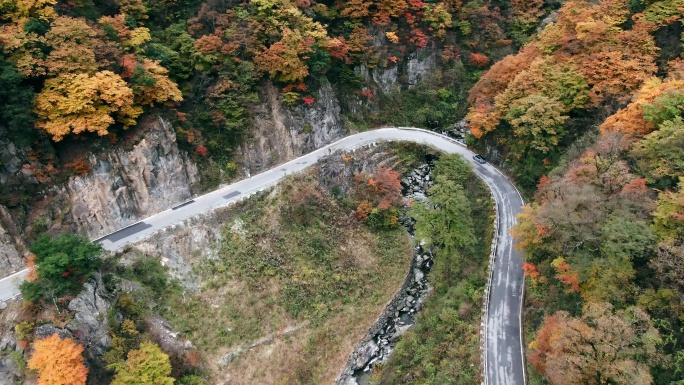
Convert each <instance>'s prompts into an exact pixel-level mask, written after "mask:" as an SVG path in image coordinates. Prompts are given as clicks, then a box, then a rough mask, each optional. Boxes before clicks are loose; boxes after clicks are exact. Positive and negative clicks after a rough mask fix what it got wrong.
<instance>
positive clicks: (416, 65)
mask: <svg viewBox="0 0 684 385" xmlns="http://www.w3.org/2000/svg"><path fill="white" fill-rule="evenodd" d="M435 69H437V53H436V52H435V51H432V50H419V51H417V52H414V53H412V54H410V55H408V57H406V59H405V60H403V61H401V62H399V63H397V64H396V65H391V66H389V67H387V68H381V67H375V68H368V67H366V66H364V65H360V66H358V67H356V68H355V72H356V73H357V74H358V75H359V76H361V77H362V78H363V79H364V82H365V83H366V84H370V85H372V84H375V86H376V87H377V88H378V89H379V90H380V91H381V92H382V93H383V94H385V95H390V94H392V93H394V92H397V91H399V90H400V89H401V88H402V87H406V88H411V87H413V86H415V85H416V84H418V83H420V82H421V81H423V80H424V79H425V78H426V77H428V76H430V74H431V73H432V72H434V71H435Z"/></svg>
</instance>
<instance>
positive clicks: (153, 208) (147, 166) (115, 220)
mask: <svg viewBox="0 0 684 385" xmlns="http://www.w3.org/2000/svg"><path fill="white" fill-rule="evenodd" d="M88 161H89V162H90V164H91V165H92V171H91V172H90V173H89V174H88V175H86V176H84V177H73V178H71V179H69V182H68V183H67V185H66V186H65V188H64V193H65V194H66V196H67V197H68V202H69V207H70V208H69V215H70V217H71V218H72V220H73V222H74V224H75V226H76V228H77V229H78V230H79V232H80V233H82V234H87V235H88V236H90V237H98V236H101V235H104V234H106V233H109V232H111V231H114V230H117V229H119V228H121V227H124V226H126V225H129V224H131V223H134V222H136V221H138V220H140V219H142V218H145V217H146V216H148V215H151V214H154V213H157V212H159V211H163V210H165V209H167V208H169V207H172V206H174V205H175V204H178V203H181V202H183V201H185V200H188V199H189V198H190V197H191V196H192V194H193V190H192V187H193V185H194V184H195V183H196V182H197V178H198V176H197V167H196V166H195V164H194V163H193V162H192V161H191V160H190V159H188V157H187V156H186V154H185V153H183V152H182V151H180V150H179V149H178V146H177V144H176V134H175V133H174V131H173V128H172V127H171V125H170V124H169V123H168V122H167V121H165V120H164V119H162V118H159V119H158V122H157V124H156V125H154V126H153V127H152V129H150V130H149V131H147V132H146V133H145V137H144V138H143V139H142V140H141V141H140V142H139V143H138V144H136V145H135V146H133V149H132V150H130V151H125V150H123V149H117V150H114V151H111V152H107V153H105V154H103V155H102V156H99V157H96V156H94V155H91V156H90V157H89V159H88Z"/></svg>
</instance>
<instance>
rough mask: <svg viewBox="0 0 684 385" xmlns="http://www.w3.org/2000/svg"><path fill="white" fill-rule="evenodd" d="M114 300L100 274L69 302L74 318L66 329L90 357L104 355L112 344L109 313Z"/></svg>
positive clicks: (94, 276)
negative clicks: (109, 331)
mask: <svg viewBox="0 0 684 385" xmlns="http://www.w3.org/2000/svg"><path fill="white" fill-rule="evenodd" d="M112 299H113V298H112V294H111V293H108V292H107V291H106V290H105V288H104V283H103V282H102V277H101V276H100V274H94V275H93V277H92V278H90V280H88V282H86V283H85V285H83V290H82V291H81V292H80V293H79V294H78V296H77V297H76V298H74V299H73V300H71V302H69V305H68V308H69V310H70V311H72V312H73V313H74V316H73V317H74V318H73V319H72V320H71V322H69V324H68V325H67V327H66V329H67V330H68V331H69V332H71V334H72V335H74V336H75V338H77V339H78V340H79V342H81V343H82V344H83V346H84V347H85V348H86V354H87V356H88V357H95V356H99V355H101V354H103V353H104V352H105V350H106V349H107V346H109V343H110V342H111V339H110V338H109V334H108V330H109V321H108V319H107V311H108V310H109V309H110V308H111V307H112Z"/></svg>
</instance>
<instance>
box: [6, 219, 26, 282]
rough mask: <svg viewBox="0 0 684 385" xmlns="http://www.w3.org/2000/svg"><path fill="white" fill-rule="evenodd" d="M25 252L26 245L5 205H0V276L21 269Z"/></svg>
mask: <svg viewBox="0 0 684 385" xmlns="http://www.w3.org/2000/svg"><path fill="white" fill-rule="evenodd" d="M25 252H26V245H24V241H23V240H22V239H21V236H20V235H19V229H17V227H16V225H15V223H14V221H13V220H12V217H11V216H10V214H9V212H8V211H7V209H6V208H5V206H2V205H0V277H4V276H7V275H10V274H12V273H14V272H17V271H19V270H21V269H23V268H24V261H23V259H22V257H23V256H24V253H25Z"/></svg>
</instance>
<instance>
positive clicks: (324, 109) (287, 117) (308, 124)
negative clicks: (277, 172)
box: [241, 79, 345, 173]
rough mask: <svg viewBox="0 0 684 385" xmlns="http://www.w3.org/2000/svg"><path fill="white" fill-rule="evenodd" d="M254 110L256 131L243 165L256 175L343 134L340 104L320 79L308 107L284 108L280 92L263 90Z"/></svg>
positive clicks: (328, 85)
mask: <svg viewBox="0 0 684 385" xmlns="http://www.w3.org/2000/svg"><path fill="white" fill-rule="evenodd" d="M261 99H262V101H263V102H262V103H261V104H260V105H258V106H257V107H256V109H255V112H254V115H255V130H254V131H253V132H252V136H251V138H249V140H248V142H247V143H246V144H245V145H244V146H243V148H242V151H241V152H242V163H243V166H244V167H245V168H246V169H247V170H249V172H251V173H252V172H259V171H263V170H267V169H269V168H270V167H272V166H274V165H277V164H280V163H283V162H285V161H287V160H289V159H292V158H294V157H297V156H299V155H302V154H306V153H308V152H310V151H312V150H315V149H317V148H319V147H322V146H324V145H326V144H328V143H331V142H333V141H335V140H337V139H340V138H341V137H343V136H344V135H345V130H344V124H343V122H342V118H341V115H340V103H339V100H338V98H337V95H335V92H334V91H333V88H332V86H331V85H330V83H329V82H328V81H327V80H325V79H322V82H321V87H320V89H319V90H318V92H317V93H316V96H315V102H314V104H313V105H311V106H306V105H298V106H292V107H290V106H284V105H283V104H282V103H281V100H280V99H279V91H278V90H277V89H276V88H275V87H274V86H273V85H271V84H267V85H266V86H265V87H264V91H263V94H262V95H261Z"/></svg>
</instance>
